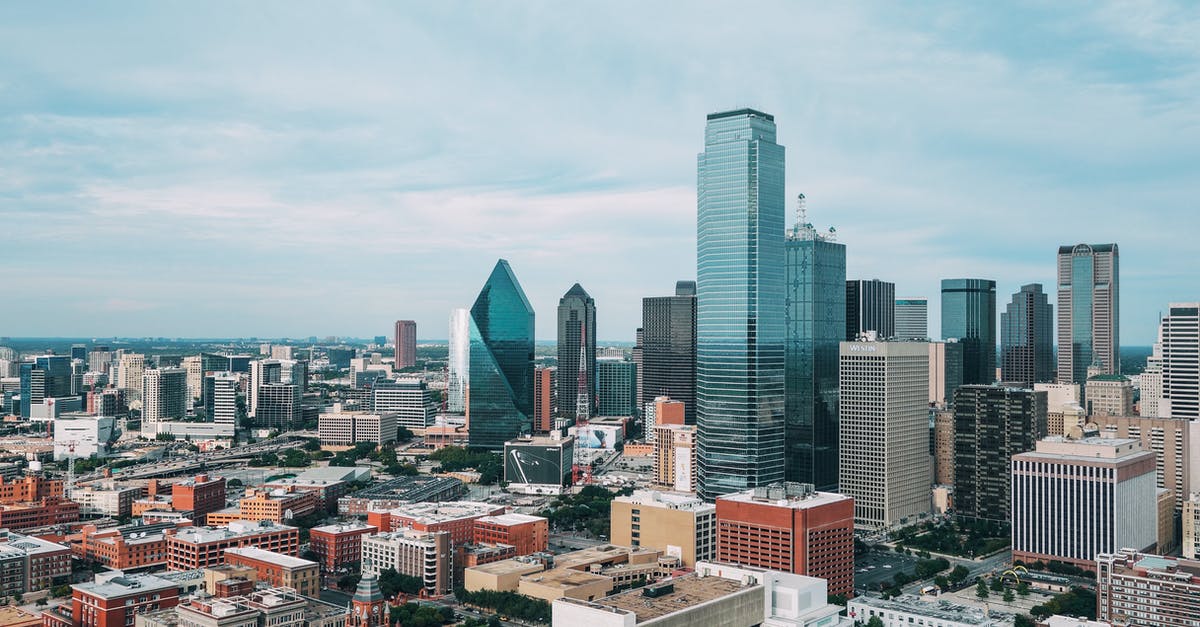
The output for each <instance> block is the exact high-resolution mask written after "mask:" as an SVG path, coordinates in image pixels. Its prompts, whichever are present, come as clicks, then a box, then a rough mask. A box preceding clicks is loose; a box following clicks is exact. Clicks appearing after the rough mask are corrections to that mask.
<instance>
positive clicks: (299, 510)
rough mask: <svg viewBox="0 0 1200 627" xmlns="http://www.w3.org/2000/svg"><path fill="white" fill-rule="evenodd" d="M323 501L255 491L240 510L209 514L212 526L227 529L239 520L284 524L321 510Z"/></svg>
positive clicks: (298, 493) (307, 495)
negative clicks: (224, 526) (225, 527)
mask: <svg viewBox="0 0 1200 627" xmlns="http://www.w3.org/2000/svg"><path fill="white" fill-rule="evenodd" d="M320 509H321V508H320V497H319V496H318V495H317V493H316V492H312V491H304V490H301V491H294V490H288V489H283V488H278V489H275V490H251V491H250V493H249V494H247V495H246V497H245V498H243V499H241V500H240V501H238V507H237V508H231V509H220V510H216V511H213V512H209V513H208V514H207V521H208V524H210V525H224V524H228V523H230V522H233V521H236V520H265V521H270V522H273V523H284V522H287V521H289V520H292V519H294V518H302V517H304V516H308V515H309V514H313V513H316V512H317V511H318V510H320Z"/></svg>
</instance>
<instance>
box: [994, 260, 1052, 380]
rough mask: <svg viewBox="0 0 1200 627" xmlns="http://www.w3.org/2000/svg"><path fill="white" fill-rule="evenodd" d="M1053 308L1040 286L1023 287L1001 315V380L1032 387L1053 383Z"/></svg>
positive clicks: (1039, 284) (1038, 284)
mask: <svg viewBox="0 0 1200 627" xmlns="http://www.w3.org/2000/svg"><path fill="white" fill-rule="evenodd" d="M1053 326H1054V309H1053V307H1051V306H1050V301H1049V300H1048V297H1047V296H1046V293H1045V292H1043V291H1042V284H1041V283H1030V284H1029V285H1022V286H1021V289H1020V291H1018V292H1017V293H1015V294H1013V295H1012V301H1011V302H1009V303H1008V307H1007V308H1006V309H1005V311H1003V312H1001V313H1000V380H1001V381H1003V382H1005V383H1006V384H1011V385H1020V386H1022V387H1031V386H1033V384H1035V383H1048V382H1051V381H1053V380H1054V375H1055V369H1054V331H1053Z"/></svg>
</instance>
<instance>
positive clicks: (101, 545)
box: [74, 525, 167, 570]
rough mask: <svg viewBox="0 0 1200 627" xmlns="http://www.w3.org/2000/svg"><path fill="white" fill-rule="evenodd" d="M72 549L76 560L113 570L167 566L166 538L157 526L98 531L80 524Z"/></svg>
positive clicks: (93, 527)
mask: <svg viewBox="0 0 1200 627" xmlns="http://www.w3.org/2000/svg"><path fill="white" fill-rule="evenodd" d="M74 549H75V552H76V554H78V555H79V556H80V557H82V558H84V559H87V560H92V561H95V562H99V563H101V564H103V565H105V566H107V567H109V568H112V569H114V570H128V569H135V568H145V567H149V566H162V565H165V564H166V563H167V538H166V535H164V534H163V530H162V529H160V528H158V527H157V525H150V526H148V528H147V529H138V528H137V527H132V526H124V527H107V528H104V529H98V528H97V527H96V525H84V527H83V528H82V529H81V530H80V532H79V542H77V543H75V544H74Z"/></svg>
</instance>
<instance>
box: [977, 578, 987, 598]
mask: <svg viewBox="0 0 1200 627" xmlns="http://www.w3.org/2000/svg"><path fill="white" fill-rule="evenodd" d="M975 596H977V597H979V598H981V599H986V598H988V589H987V584H986V583H984V582H983V580H982V579H980V580H979V583H977V584H975Z"/></svg>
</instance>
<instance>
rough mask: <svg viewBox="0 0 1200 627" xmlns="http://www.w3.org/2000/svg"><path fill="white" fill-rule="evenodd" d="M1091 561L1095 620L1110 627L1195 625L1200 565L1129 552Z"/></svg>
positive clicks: (1199, 611) (1199, 602)
mask: <svg viewBox="0 0 1200 627" xmlns="http://www.w3.org/2000/svg"><path fill="white" fill-rule="evenodd" d="M1096 559H1097V563H1098V571H1097V577H1096V580H1097V584H1098V585H1097V595H1096V597H1097V611H1096V616H1097V618H1099V619H1100V620H1103V621H1108V623H1109V624H1111V625H1113V627H1134V626H1141V625H1155V626H1156V627H1159V626H1161V627H1192V626H1194V625H1196V624H1197V623H1198V622H1200V621H1198V620H1197V616H1200V562H1197V561H1194V560H1188V559H1178V558H1170V557H1159V556H1157V555H1147V554H1145V553H1141V552H1138V551H1135V550H1132V549H1121V550H1118V551H1111V552H1107V553H1104V554H1101V555H1099V556H1097V558H1096Z"/></svg>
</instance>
